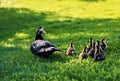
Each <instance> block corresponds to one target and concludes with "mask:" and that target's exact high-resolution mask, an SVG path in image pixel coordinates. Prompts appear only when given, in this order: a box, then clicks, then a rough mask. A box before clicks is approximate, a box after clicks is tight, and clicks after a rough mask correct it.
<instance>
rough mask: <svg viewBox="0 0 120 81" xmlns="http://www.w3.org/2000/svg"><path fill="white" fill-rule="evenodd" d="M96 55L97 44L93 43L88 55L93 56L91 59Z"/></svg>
mask: <svg viewBox="0 0 120 81" xmlns="http://www.w3.org/2000/svg"><path fill="white" fill-rule="evenodd" d="M94 53H95V42H94V43H93V46H92V48H91V49H90V51H89V52H88V55H89V56H91V57H94Z"/></svg>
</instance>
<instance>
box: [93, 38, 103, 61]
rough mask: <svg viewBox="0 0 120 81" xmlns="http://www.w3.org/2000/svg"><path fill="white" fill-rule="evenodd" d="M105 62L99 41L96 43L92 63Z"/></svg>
mask: <svg viewBox="0 0 120 81" xmlns="http://www.w3.org/2000/svg"><path fill="white" fill-rule="evenodd" d="M102 60H105V55H104V51H102V50H101V47H100V41H99V40H97V42H96V49H95V54H94V62H97V61H102Z"/></svg>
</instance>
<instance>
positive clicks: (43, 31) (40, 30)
mask: <svg viewBox="0 0 120 81" xmlns="http://www.w3.org/2000/svg"><path fill="white" fill-rule="evenodd" d="M42 33H46V32H45V30H44V28H43V27H39V28H38V30H37V34H42Z"/></svg>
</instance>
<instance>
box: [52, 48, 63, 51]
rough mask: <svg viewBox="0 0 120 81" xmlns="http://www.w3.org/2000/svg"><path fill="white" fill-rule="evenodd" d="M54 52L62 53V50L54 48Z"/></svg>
mask: <svg viewBox="0 0 120 81" xmlns="http://www.w3.org/2000/svg"><path fill="white" fill-rule="evenodd" d="M54 50H55V51H59V52H64V51H63V50H61V49H58V48H54Z"/></svg>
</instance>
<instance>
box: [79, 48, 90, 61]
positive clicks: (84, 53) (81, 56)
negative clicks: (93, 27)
mask: <svg viewBox="0 0 120 81" xmlns="http://www.w3.org/2000/svg"><path fill="white" fill-rule="evenodd" d="M87 57H88V54H87V47H84V48H83V51H82V52H81V53H80V55H79V59H86V58H87Z"/></svg>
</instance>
